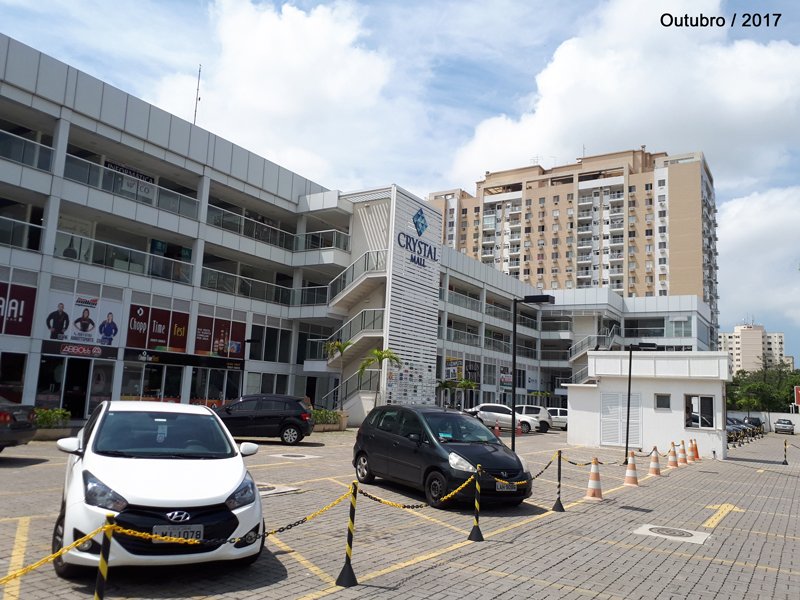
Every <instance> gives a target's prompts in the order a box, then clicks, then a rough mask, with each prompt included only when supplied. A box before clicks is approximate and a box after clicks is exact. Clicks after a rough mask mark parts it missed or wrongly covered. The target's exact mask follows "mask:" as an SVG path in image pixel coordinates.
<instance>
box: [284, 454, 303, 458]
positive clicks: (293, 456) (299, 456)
mask: <svg viewBox="0 0 800 600" xmlns="http://www.w3.org/2000/svg"><path fill="white" fill-rule="evenodd" d="M305 457H306V455H305V454H284V455H283V458H305Z"/></svg>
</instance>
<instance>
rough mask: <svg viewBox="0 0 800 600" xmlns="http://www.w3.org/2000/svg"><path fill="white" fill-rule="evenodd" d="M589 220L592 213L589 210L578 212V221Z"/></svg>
mask: <svg viewBox="0 0 800 600" xmlns="http://www.w3.org/2000/svg"><path fill="white" fill-rule="evenodd" d="M591 218H592V211H590V210H582V211H580V212H579V213H578V220H579V221H584V220H586V219H589V220H591Z"/></svg>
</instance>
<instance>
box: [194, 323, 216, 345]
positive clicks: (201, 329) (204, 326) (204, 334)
mask: <svg viewBox="0 0 800 600" xmlns="http://www.w3.org/2000/svg"><path fill="white" fill-rule="evenodd" d="M213 331H214V319H213V318H211V317H204V316H202V315H198V317H197V328H196V329H195V334H194V353H195V354H211V334H212V332H213Z"/></svg>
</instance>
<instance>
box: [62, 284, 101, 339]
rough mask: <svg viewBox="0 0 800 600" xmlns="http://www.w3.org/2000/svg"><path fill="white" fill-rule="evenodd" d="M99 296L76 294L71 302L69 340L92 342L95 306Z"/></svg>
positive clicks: (95, 325) (94, 332)
mask: <svg viewBox="0 0 800 600" xmlns="http://www.w3.org/2000/svg"><path fill="white" fill-rule="evenodd" d="M99 303H100V298H98V297H97V296H88V295H86V294H77V295H76V296H75V301H74V302H73V304H72V315H71V317H72V318H71V324H70V333H69V341H71V342H77V343H80V344H93V343H94V342H95V335H96V330H97V326H98V323H97V306H98V304H99Z"/></svg>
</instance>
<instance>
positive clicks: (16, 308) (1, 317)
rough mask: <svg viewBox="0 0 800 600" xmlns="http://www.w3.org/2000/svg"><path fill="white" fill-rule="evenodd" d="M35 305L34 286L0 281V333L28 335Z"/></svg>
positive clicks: (31, 325)
mask: <svg viewBox="0 0 800 600" xmlns="http://www.w3.org/2000/svg"><path fill="white" fill-rule="evenodd" d="M35 305H36V288H33V287H28V286H26V285H16V284H11V285H9V284H7V283H0V333H5V334H6V335H23V336H29V335H30V334H31V331H32V329H33V309H34V306H35Z"/></svg>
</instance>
